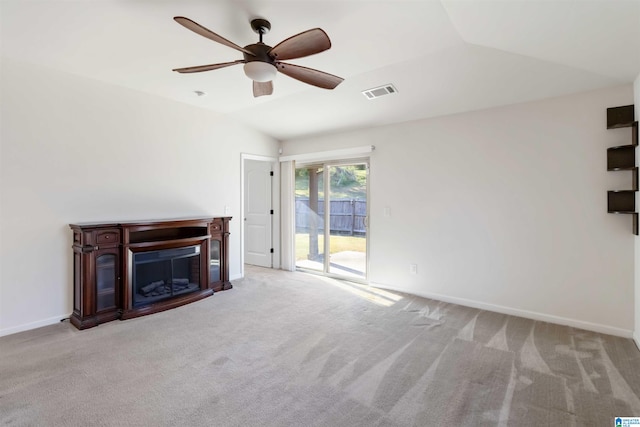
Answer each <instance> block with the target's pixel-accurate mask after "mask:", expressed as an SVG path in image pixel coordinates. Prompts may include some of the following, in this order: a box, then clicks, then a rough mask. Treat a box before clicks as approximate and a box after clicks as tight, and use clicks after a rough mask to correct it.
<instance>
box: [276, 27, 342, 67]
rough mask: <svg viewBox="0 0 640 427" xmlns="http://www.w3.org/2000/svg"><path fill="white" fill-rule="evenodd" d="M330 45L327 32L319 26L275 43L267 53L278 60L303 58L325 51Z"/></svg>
mask: <svg viewBox="0 0 640 427" xmlns="http://www.w3.org/2000/svg"><path fill="white" fill-rule="evenodd" d="M330 47H331V40H329V36H327V33H325V32H324V31H322V30H321V29H320V28H314V29H312V30H308V31H305V32H303V33H300V34H296V35H295V36H291V37H289V38H288V39H286V40H283V41H281V42H280V43H278V44H277V45H275V46H274V47H273V48H271V50H270V51H269V53H270V54H271V55H272V56H273V57H274V58H275V59H276V60H278V61H284V60H287V59H296V58H303V57H305V56H309V55H314V54H316V53H320V52H322V51H325V50H327V49H329V48H330Z"/></svg>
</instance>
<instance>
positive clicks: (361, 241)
mask: <svg viewBox="0 0 640 427" xmlns="http://www.w3.org/2000/svg"><path fill="white" fill-rule="evenodd" d="M368 171H369V168H368V164H367V162H366V161H360V162H355V161H353V162H344V163H337V162H335V163H324V164H314V165H304V166H299V167H297V168H296V209H295V212H296V240H295V243H296V267H297V268H299V269H302V270H309V271H315V272H320V273H323V274H326V275H330V276H336V277H342V278H348V279H351V280H361V281H366V279H367V229H368V224H367V218H368V217H367V215H368V205H367V196H368Z"/></svg>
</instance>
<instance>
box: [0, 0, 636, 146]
mask: <svg viewBox="0 0 640 427" xmlns="http://www.w3.org/2000/svg"><path fill="white" fill-rule="evenodd" d="M178 15H181V16H186V17H188V18H191V19H192V20H194V21H196V22H198V23H200V24H201V25H203V26H205V27H207V28H209V29H211V30H212V31H214V32H216V33H218V34H220V35H221V36H223V37H225V38H227V39H229V40H231V41H233V42H235V43H236V44H238V45H241V46H245V45H247V44H251V43H255V42H256V41H257V35H256V34H255V33H254V32H253V31H252V30H251V28H250V26H249V21H250V20H251V19H252V18H254V17H264V18H266V19H268V20H269V21H271V25H272V29H271V32H269V33H268V34H267V35H266V36H265V38H264V41H265V43H266V44H269V45H271V46H274V45H275V44H277V43H278V42H280V41H282V40H283V39H285V38H287V37H289V36H292V35H294V34H297V33H300V32H302V31H305V30H307V29H310V28H315V27H320V28H322V29H324V30H325V31H326V32H327V34H328V35H329V37H330V38H331V41H332V44H333V46H332V48H331V49H330V50H328V51H325V52H322V53H320V54H318V55H314V56H311V57H308V58H302V59H298V60H291V61H289V62H291V63H295V64H299V65H304V66H307V67H312V68H317V69H320V70H322V71H326V72H328V73H331V74H336V75H338V76H341V77H344V78H345V81H344V82H343V83H342V84H341V85H340V86H338V87H337V88H336V89H334V90H332V91H329V90H324V89H319V88H315V87H313V86H309V85H306V84H304V83H301V82H299V81H297V80H293V79H291V78H289V77H287V76H285V75H283V74H280V75H278V77H277V78H276V80H275V81H274V94H273V95H272V96H265V97H261V98H254V97H253V95H252V91H251V81H250V80H249V79H248V78H247V77H245V76H244V74H243V71H242V66H240V65H238V66H233V67H228V68H224V69H219V70H215V71H209V72H204V73H198V74H178V73H175V72H172V71H171V70H172V69H173V68H178V67H187V66H193V65H202V64H211V63H217V62H228V61H233V60H236V59H241V57H242V56H241V53H239V52H237V51H235V50H233V49H230V48H228V47H226V46H223V45H220V44H217V43H215V42H213V41H211V40H208V39H206V38H203V37H201V36H199V35H197V34H195V33H193V32H191V31H189V30H187V29H186V28H184V27H182V26H181V25H179V24H177V23H176V22H174V21H173V19H172V18H173V17H174V16H178ZM0 19H1V20H0V24H1V37H2V39H1V40H2V43H1V49H2V56H3V57H7V58H13V59H16V60H21V61H27V62H31V63H35V64H39V65H42V66H46V67H51V68H55V69H58V70H62V71H67V72H70V73H74V74H77V75H80V76H84V77H88V78H93V79H97V80H101V81H104V82H108V83H112V84H116V85H120V86H124V87H127V88H131V89H135V90H139V91H142V92H148V93H151V94H155V95H159V96H162V97H166V98H170V99H174V100H177V101H180V102H185V103H189V104H193V105H197V106H200V107H203V108H207V109H211V110H213V111H216V112H218V113H221V114H227V115H230V116H232V117H233V118H235V119H237V120H239V121H241V122H244V123H246V124H247V125H248V126H251V127H254V128H256V129H258V130H260V131H262V132H264V133H266V134H269V135H272V136H273V137H275V138H278V139H281V140H286V139H292V138H297V137H302V136H306V135H311V134H318V133H326V132H335V131H338V130H346V129H355V128H360V127H368V126H374V125H381V124H388V123H395V122H400V121H406V120H413V119H419V118H424V117H434V116H439V115H445V114H453V113H459V112H464V111H470V110H476V109H482V108H488V107H493V106H498V105H507V104H512V103H517V102H524V101H529V100H535V99H541V98H545V97H552V96H559V95H563V94H568V93H573V92H579V91H585V90H591V89H596V88H600V87H605V86H611V85H618V84H623V83H630V82H632V81H633V80H634V78H635V77H636V76H637V75H638V74H639V73H640V0H597V1H586V0H555V1H554V0H502V1H488V0H487V1H485V0H467V1H463V0H422V1H419V0H413V1H402V0H388V1H367V0H336V1H327V0H321V1H317V0H297V1H280V0H268V1H258V0H235V1H234V0H191V1H185V0H95V1H91V0H75V1H73V0H41V1H31V0H0ZM387 83H392V84H394V85H395V86H396V87H397V89H398V93H397V94H396V95H392V96H385V97H382V98H379V99H375V100H367V99H366V98H365V97H364V96H363V95H362V94H361V91H363V90H365V89H370V88H372V87H376V86H380V85H384V84H387ZM196 90H200V91H204V92H206V93H207V94H208V95H207V96H205V97H198V96H196V95H195V94H194V91H196Z"/></svg>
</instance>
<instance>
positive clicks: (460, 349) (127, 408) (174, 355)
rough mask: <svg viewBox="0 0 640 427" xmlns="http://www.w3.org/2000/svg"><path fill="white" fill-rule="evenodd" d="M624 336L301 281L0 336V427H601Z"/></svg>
mask: <svg viewBox="0 0 640 427" xmlns="http://www.w3.org/2000/svg"><path fill="white" fill-rule="evenodd" d="M639 396H640V351H638V349H637V348H636V347H635V345H634V343H633V342H632V341H631V340H629V339H623V338H619V337H613V336H609V335H602V334H597V333H593V332H588V331H584V330H579V329H575V328H570V327H564V326H558V325H553V324H549V323H544V322H537V321H533V320H527V319H523V318H519V317H513V316H507V315H502V314H496V313H492V312H487V311H482V310H477V309H472V308H467V307H461V306H457V305H454V304H447V303H443V302H438V301H433V300H429V299H424V298H419V297H415V296H410V295H406V294H400V293H395V292H387V291H382V290H377V289H375V288H369V287H366V286H362V285H355V284H348V283H344V282H338V281H334V280H330V279H326V278H321V277H318V276H312V275H308V274H304V273H300V272H295V273H290V272H282V271H277V270H270V269H261V268H256V267H247V270H246V277H245V278H244V279H242V280H237V281H234V289H232V290H230V291H225V292H219V293H216V294H215V295H214V296H212V297H210V298H206V299H204V300H201V301H198V302H196V303H192V304H189V305H186V306H183V307H180V308H177V309H174V310H170V311H166V312H162V313H157V314H153V315H150V316H145V317H141V318H137V319H131V320H126V321H114V322H110V323H107V324H104V325H100V326H98V327H96V328H93V329H88V330H85V331H78V330H76V329H75V328H74V327H73V326H71V325H70V324H69V323H68V322H65V323H61V324H58V325H52V326H48V327H45V328H40V329H37V330H33V331H28V332H23V333H19V334H14V335H10V336H7V337H3V338H0V424H1V425H3V426H367V427H370V426H473V427H476V426H612V425H614V423H613V419H614V417H615V416H640V398H639Z"/></svg>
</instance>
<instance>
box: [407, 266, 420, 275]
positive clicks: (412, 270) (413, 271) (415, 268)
mask: <svg viewBox="0 0 640 427" xmlns="http://www.w3.org/2000/svg"><path fill="white" fill-rule="evenodd" d="M409 273H411V274H418V264H409Z"/></svg>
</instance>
